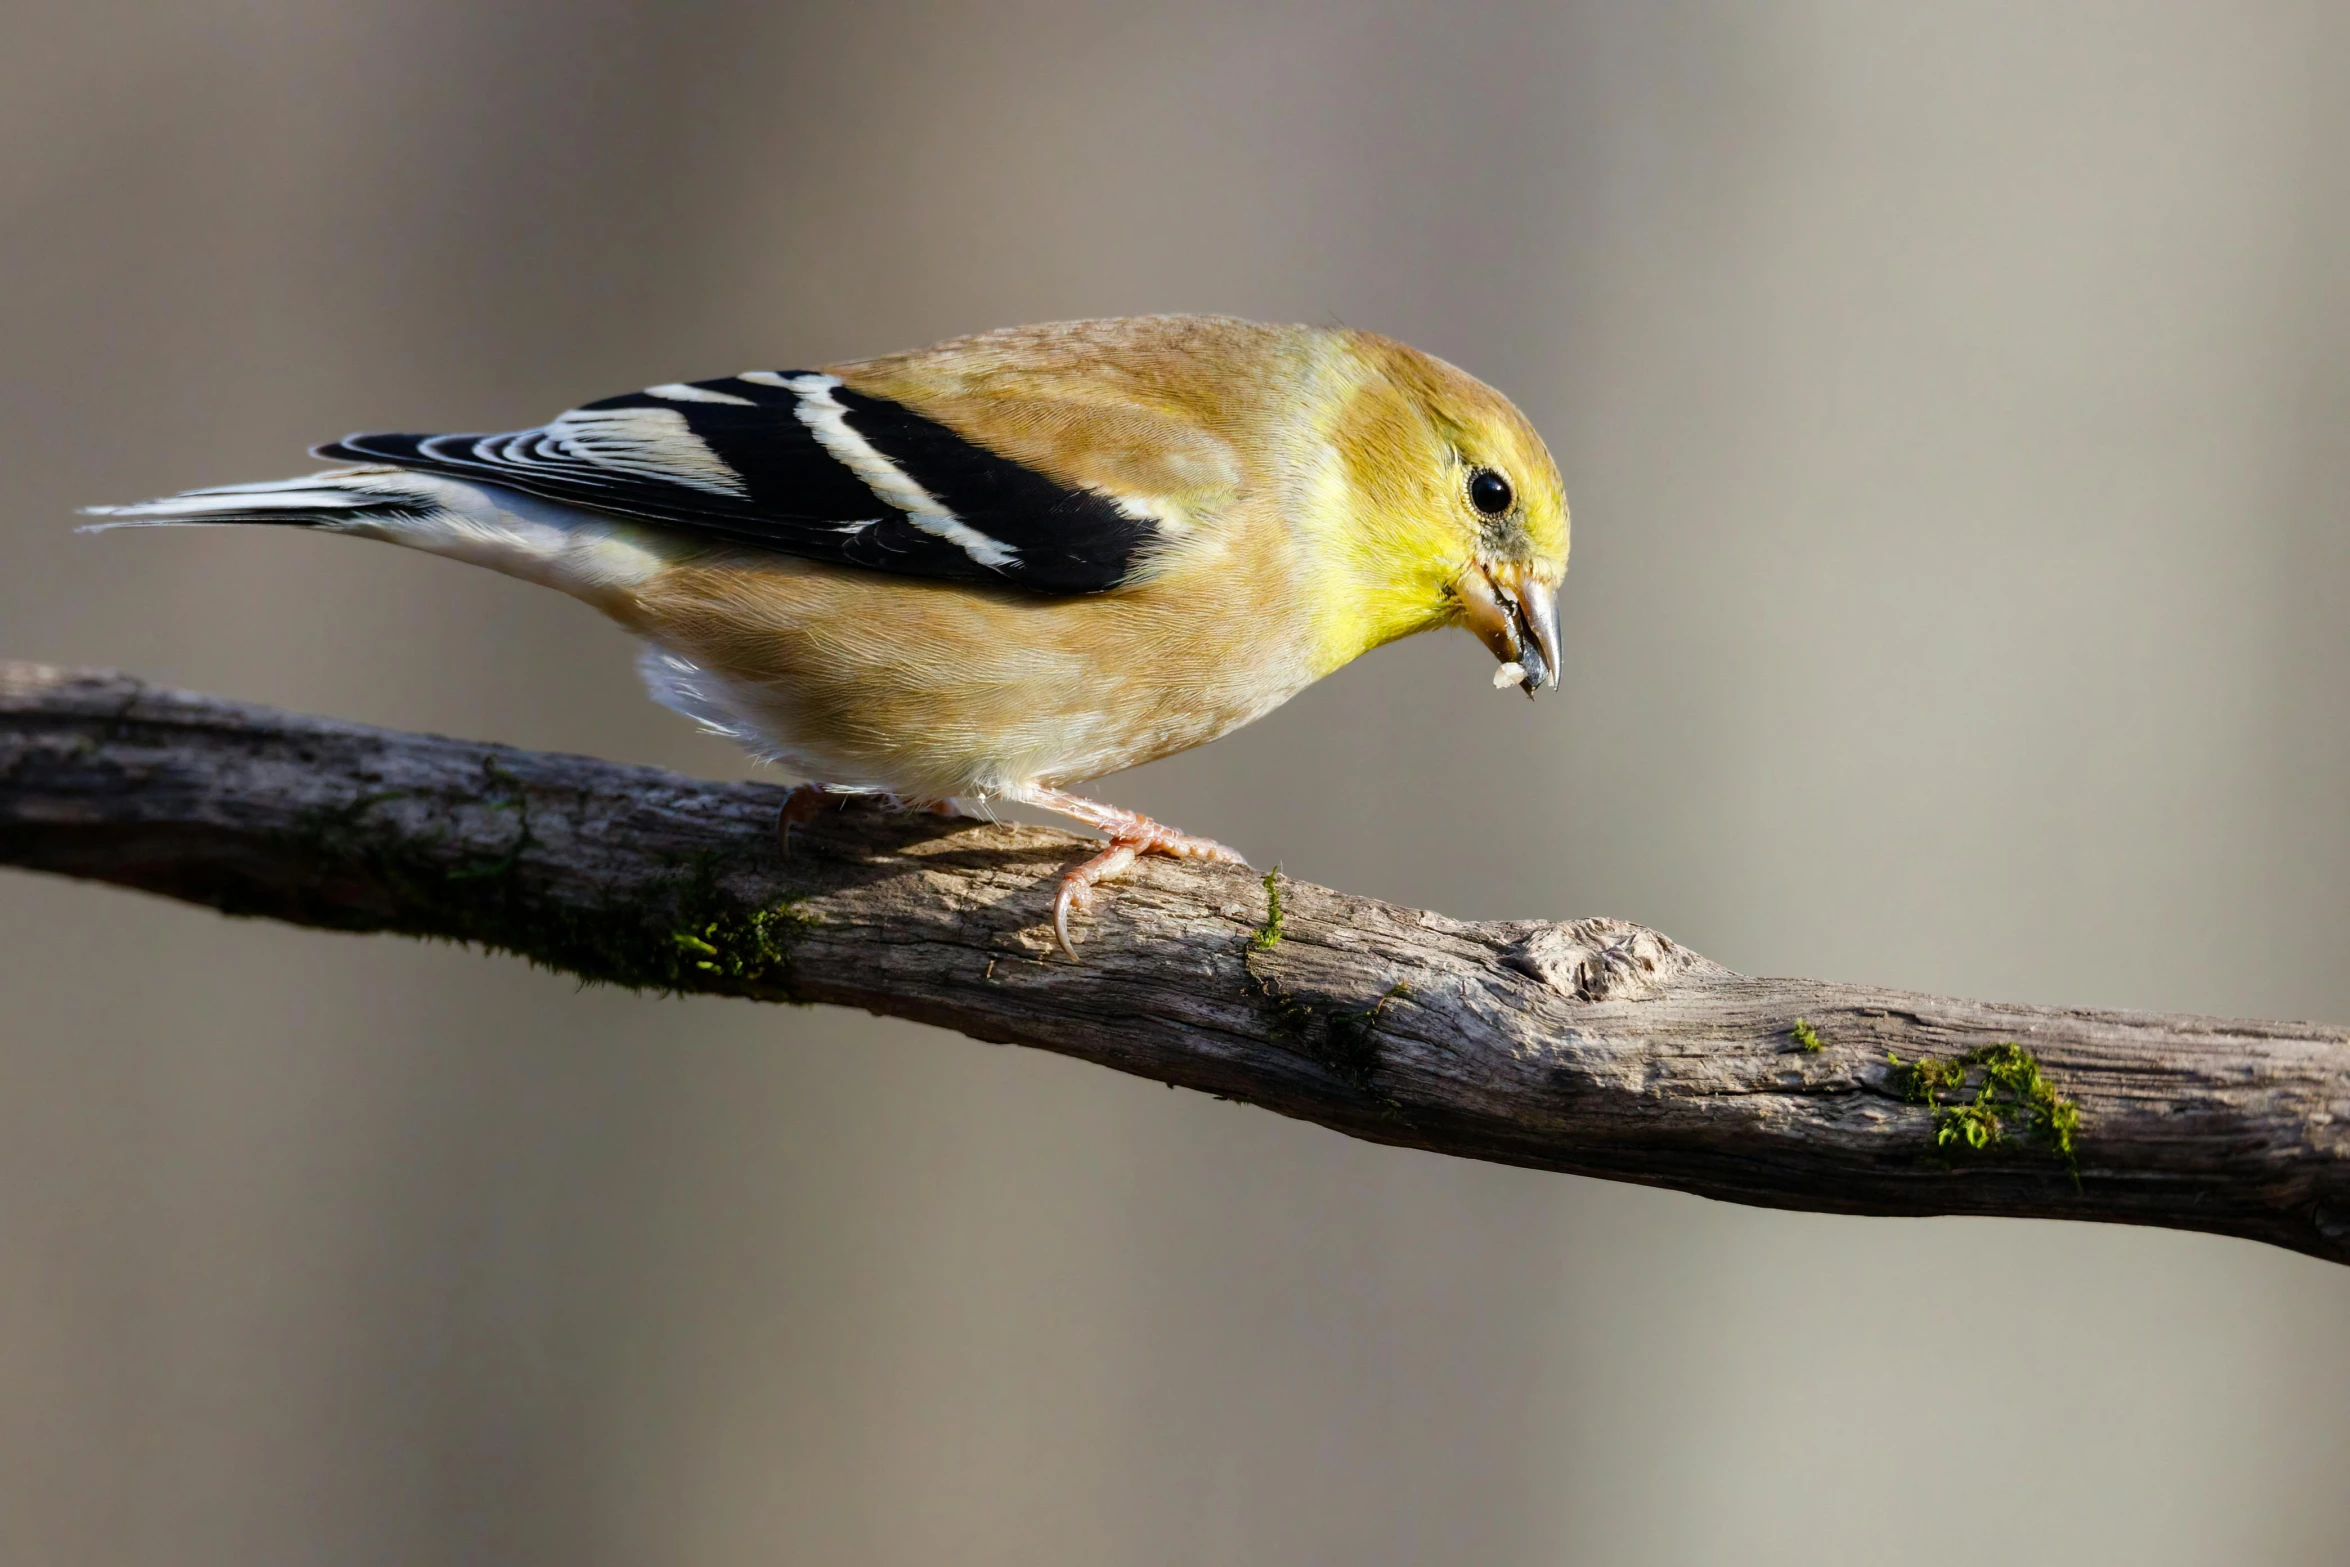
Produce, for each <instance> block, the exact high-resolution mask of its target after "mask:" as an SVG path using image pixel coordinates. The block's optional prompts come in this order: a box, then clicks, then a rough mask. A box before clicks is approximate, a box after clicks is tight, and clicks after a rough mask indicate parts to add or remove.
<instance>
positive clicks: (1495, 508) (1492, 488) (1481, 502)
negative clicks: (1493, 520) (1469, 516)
mask: <svg viewBox="0 0 2350 1567" xmlns="http://www.w3.org/2000/svg"><path fill="white" fill-rule="evenodd" d="M1516 498H1517V497H1516V496H1514V495H1513V494H1511V492H1510V481H1509V480H1507V479H1505V478H1503V477H1502V476H1501V475H1500V474H1498V473H1495V472H1494V471H1493V470H1492V469H1491V468H1480V469H1478V470H1477V471H1476V472H1475V473H1472V474H1470V475H1469V504H1470V505H1472V506H1474V507H1476V508H1477V510H1478V511H1480V512H1482V513H1484V514H1485V515H1486V516H1488V517H1498V516H1500V515H1501V514H1502V513H1503V512H1505V511H1508V510H1509V509H1510V502H1511V501H1513V500H1515V499H1516Z"/></svg>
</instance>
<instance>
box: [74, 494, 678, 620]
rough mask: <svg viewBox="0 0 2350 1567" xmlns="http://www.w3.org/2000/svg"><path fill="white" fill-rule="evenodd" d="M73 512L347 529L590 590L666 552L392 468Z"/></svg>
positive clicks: (596, 519) (608, 529) (650, 567)
mask: <svg viewBox="0 0 2350 1567" xmlns="http://www.w3.org/2000/svg"><path fill="white" fill-rule="evenodd" d="M83 512H84V515H86V516H91V517H97V518H100V519H102V520H100V521H98V522H92V523H85V524H83V526H82V531H83V532H85V533H103V532H105V531H107V530H108V529H111V528H156V527H206V526H231V525H239V524H243V525H251V524H256V523H259V524H276V525H279V526H285V527H301V528H318V529H322V530H324V531H326V532H329V533H350V534H356V535H358V536H360V537H362V538H370V539H382V540H383V541H385V542H386V543H389V544H399V545H404V546H406V547H407V548H409V549H414V550H423V551H425V552H426V553H427V554H431V555H446V556H448V557H450V558H451V559H452V560H462V561H466V562H468V563H470V564H472V565H476V566H487V567H489V568H490V569H491V570H492V571H502V572H504V573H506V574H507V575H508V576H513V577H521V578H523V579H525V580H526V581H530V582H538V583H543V584H545V585H546V586H548V587H551V588H560V589H562V590H563V591H565V592H567V593H577V594H581V595H583V596H590V597H592V596H594V595H595V594H597V593H600V592H607V591H610V590H611V589H614V588H625V587H627V586H629V585H631V584H633V583H636V582H641V581H643V580H644V579H645V578H646V577H649V576H651V575H652V574H653V573H654V572H656V571H658V570H660V569H661V567H662V566H663V565H665V564H667V562H668V559H669V552H668V550H667V549H665V548H664V545H665V543H666V541H665V540H664V538H663V537H662V536H661V535H660V534H658V533H657V532H654V531H652V530H648V529H645V528H641V527H637V526H635V525H633V524H630V523H626V522H621V521H619V520H617V519H614V518H611V517H602V516H598V515H596V514H594V513H592V512H584V511H579V510H576V509H574V508H572V507H569V506H562V505H558V504H556V503H555V502H552V501H543V500H539V499H537V498H536V497H533V496H529V495H524V494H522V493H520V492H519V491H515V490H508V489H504V488H502V487H500V486H498V485H492V484H474V483H469V482H467V481H465V480H461V479H447V478H442V477H440V476H438V475H436V474H429V473H412V472H409V471H407V470H405V469H400V468H337V469H333V470H330V471H328V472H326V473H314V474H311V475H309V476H307V477H305V478H300V479H279V480H275V481H272V482H268V483H263V484H223V485H219V486H216V487H214V488H212V489H208V490H189V491H188V492H186V493H185V494H182V495H169V496H165V497H164V498H163V499H161V500H153V501H140V502H138V503H136V504H135V505H130V506H89V507H85V508H83Z"/></svg>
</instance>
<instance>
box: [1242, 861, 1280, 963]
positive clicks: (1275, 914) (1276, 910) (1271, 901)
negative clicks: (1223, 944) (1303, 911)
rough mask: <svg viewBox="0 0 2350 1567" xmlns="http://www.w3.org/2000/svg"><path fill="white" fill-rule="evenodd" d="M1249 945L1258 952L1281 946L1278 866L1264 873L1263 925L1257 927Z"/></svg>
mask: <svg viewBox="0 0 2350 1567" xmlns="http://www.w3.org/2000/svg"><path fill="white" fill-rule="evenodd" d="M1249 945H1250V946H1253V947H1255V948H1256V949H1257V950H1258V951H1259V952H1267V951H1270V950H1272V949H1273V948H1275V947H1278V946H1279V945H1281V867H1280V866H1278V865H1276V866H1274V867H1273V868H1272V869H1271V870H1269V871H1267V872H1265V923H1264V924H1262V925H1260V926H1258V927H1257V933H1256V935H1254V936H1253V937H1251V938H1250V939H1249Z"/></svg>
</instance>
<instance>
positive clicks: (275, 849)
mask: <svg viewBox="0 0 2350 1567" xmlns="http://www.w3.org/2000/svg"><path fill="white" fill-rule="evenodd" d="M780 797H781V794H780V791H779V790H777V789H775V788H771V787H765V786H761V785H755V784H744V783H707V782H703V781H700V780H697V779H691V778H685V777H681V776H678V775H676V774H673V773H666V772H660V771H656V770H652V769H647V768H638V767H623V766H617V765H615V764H612V763H609V762H600V761H595V760H592V759H588V758H583V757H574V756H551V755H540V754H535V753H530V752H524V751H515V750H510V749H507V748H505V747H502V746H494V745H482V744H476V743H472V742H467V741H458V740H447V739H441V738H438V737H433V736H426V735H413V734H401V733H395V732H391V731H385V730H378V729H368V728H363V727H360V726H357V725H353V724H343V723H336V722H333V721H329V720H323V719H314V718H305V717H299V716H294V715H290V714H285V713H280V712H275V711H272V710H268V709H263V708H255V707H248V706H243V705H239V704H236V703H230V702H223V701H217V700H214V699H211V698H208V697H202V696H194V695H189V694H185V693H180V692H174V691H165V690H158V689H154V688H150V687H147V686H144V685H142V684H140V683H139V682H137V681H135V680H131V679H128V678H125V677H123V676H119V675H113V674H101V673H89V672H76V671H64V670H57V669H50V668H45V667H42V666H38V665H26V664H0V862H5V863H10V864H15V865H19V866H24V867H27V868H31V869H36V870H45V871H51V872H56V873H59V874H62V875H70V876H81V877H88V878H93V879H96V880H101V881H108V882H114V883H118V884H120V885H123V886H128V887H136V888H141V889H144V890H146V891H149V892H155V893H161V894H164V895H166V896H169V897H173V898H179V899H183V900H186V901H188V902H193V903H201V904H205V905H208V906H210V907H212V908H215V909H219V910H221V911H223V912H226V913H230V914H239V915H260V916H266V917H269V918H273V919H280V920H288V921H292V922H294V923H297V924H304V925H313V926H321V927H325V928H329V929H334V930H343V931H396V932H403V933H406V934H410V935H419V936H436V937H446V938H452V939H456V940H461V941H467V942H473V943H477V944H479V945H482V946H485V947H489V948H495V949H500V950H504V951H508V952H514V953H519V954H521V955H522V956H524V957H527V958H529V959H531V960H532V961H534V962H537V963H540V964H544V965H546V966H548V967H550V968H556V969H561V970H566V971H568V972H571V973H574V974H578V975H581V976H584V977H586V978H588V979H591V980H602V981H611V982H614V983H620V984H628V985H638V986H653V987H662V988H672V989H677V990H683V991H709V992H714V993H719V994H725V995H736V996H746V997H751V998H753V999H758V1000H770V1001H774V1000H789V1001H812V1002H829V1003H836V1004H840V1005H845V1006H858V1007H864V1008H866V1009H868V1010H870V1011H874V1012H879V1013H885V1014H888V1015H891V1016H896V1017H907V1018H914V1019H917V1020H919V1021H921V1022H925V1023H935V1024H938V1025H940V1026H941V1027H944V1028H951V1029H956V1030H959V1031H961V1032H963V1033H965V1034H969V1035H971V1036H973V1037H974V1038H978V1039H984V1040H993V1041H1001V1042H1005V1043H1016V1044H1024V1045H1033V1046H1036V1047H1038V1048H1041V1049H1046V1050H1053V1051H1058V1052H1060V1053H1062V1054H1065V1055H1071V1056H1077V1057H1080V1058H1082V1059H1084V1060H1088V1061H1094V1062H1098V1063H1100V1064H1101V1065H1104V1066H1109V1067H1114V1068H1116V1069H1118V1070H1120V1071H1123V1072H1132V1073H1136V1074H1138V1075H1141V1076H1144V1077H1150V1078H1156V1079H1159V1080H1161V1081H1164V1082H1168V1083H1177V1084H1181V1085H1183V1086H1185V1087H1189V1088H1195V1089H1200V1090H1203V1091H1205V1092H1209V1093H1214V1094H1219V1095H1222V1096H1225V1097H1228V1098H1233V1099H1240V1100H1246V1101H1248V1102H1251V1103H1254V1104H1258V1105H1262V1106H1264V1107H1266V1108H1268V1109H1272V1110H1276V1111H1279V1112H1281V1113H1282V1114H1284V1115H1291V1116H1296V1117H1299V1118H1301V1119H1304V1120H1309V1121H1315V1122H1319V1123H1321V1124H1322V1125H1324V1126H1328V1127H1332V1128H1335V1129H1337V1130H1339V1131H1342V1132H1346V1133H1348V1134H1350V1135H1353V1136H1356V1137H1363V1138H1369V1139H1372V1140H1374V1141H1378V1142H1384V1143H1395V1144H1402V1145H1405V1146H1410V1147H1418V1148H1427V1149H1434V1150H1437V1151H1439V1152H1443V1153H1450V1154H1458V1155H1461V1156H1464V1157H1468V1158H1476V1159H1489V1160H1496V1161H1500V1162H1503V1163H1509V1164H1520V1165H1531V1166H1536V1167H1539V1168H1542V1169H1551V1170H1566V1171H1573V1172H1575V1173H1578V1174H1584V1175H1595V1176H1603V1177H1607V1178H1609V1179H1613V1180H1628V1181H1641V1182H1646V1183H1650V1184H1653V1185H1659V1186H1670V1187H1677V1188H1679V1189H1681V1190H1684V1191H1691V1192H1698V1193H1702V1194H1704V1195H1706V1196H1710V1197H1719V1198H1726V1199H1729V1200H1731V1201H1736V1202H1746V1203H1758V1204H1764V1205H1767V1206H1772V1207H1783V1208H1801V1209H1811V1210H1817V1211H1823V1212H1834V1213H1854V1214H1938V1213H1974V1214H1999V1215H2009V1216H2017V1217H2035V1218H2058V1219H2095V1220H2106V1221H2113V1222H2120V1223H2130V1224H2153V1225H2164V1226H2169V1227H2173V1228H2179V1229H2189V1230H2205V1231H2212V1232H2217V1233H2220V1234H2227V1235H2238V1236H2244V1237H2248V1238H2250V1239H2254V1240H2261V1241H2268V1242H2272V1243H2274V1244H2276V1245H2280V1246H2286V1247H2290V1248H2292V1249H2294V1250H2296V1251H2302V1252H2307V1253H2309V1254H2311V1255H2313V1256H2318V1257H2324V1258H2328V1259H2331V1260H2333V1261H2336V1262H2350V1031H2345V1030H2343V1029H2340V1028H2334V1027H2326V1026H2321V1025H2316V1024H2308V1023H2260V1022H2227V1021H2221V1020H2217V1019H2211V1018H2199V1017H2166V1016H2155V1015H2151V1014H2142V1013H2124V1012H2091V1011H2078V1010H2072V1009H2064V1008H2051V1007H2028V1006H2007V1005H1999V1004H1996V1003H1988V1002H1976V1001H1958V1000H1950V999H1946V998H1942V997H1936V996H1924V995H1915V994H1910V993H1906V992H1900V991H1890V990H1873V989H1869V988H1866V987H1862V986H1855V985H1841V984H1829V983H1824V982H1822V981H1818V980H1806V979H1755V978H1749V977H1747V976H1745V975H1740V974H1734V973H1732V972H1730V971H1729V970H1727V969H1725V968H1723V967H1721V966H1720V965H1718V964H1715V963H1712V962H1709V961H1707V960H1706V959H1704V958H1701V957H1699V956H1697V955H1696V954H1695V953H1692V952H1690V951H1688V950H1687V949H1685V948H1683V947H1680V946H1678V945H1676V944H1675V943H1673V942H1672V941H1670V940H1668V939H1667V938H1665V937H1664V936H1661V935H1658V934H1657V933H1655V932H1653V931H1649V930H1643V929H1640V928H1639V927H1636V926H1632V925H1627V924H1623V923H1621V922H1617V921H1612V920H1583V921H1578V922H1575V923H1572V924H1547V923H1541V922H1523V921H1521V922H1506V923H1487V924H1472V923H1467V922H1464V921H1460V920H1453V919H1447V918H1445V917H1444V916H1442V915H1438V914H1431V913H1425V912H1422V911H1419V910H1415V909H1405V908H1398V907H1395V906H1393V905H1390V904H1384V903H1379V902H1375V901H1373V900H1371V899H1367V898H1356V897H1350V896H1348V895H1346V894H1344V893H1339V892H1333V891H1331V890H1329V889H1327V888H1323V887H1316V886H1311V885H1308V884H1305V883H1301V882H1289V881H1279V882H1273V883H1267V882H1264V881H1261V880H1260V879H1259V878H1257V877H1255V876H1252V875H1249V874H1247V873H1245V872H1242V871H1238V870H1234V869H1229V868H1225V867H1218V866H1205V865H1199V864H1193V863H1184V864H1176V863H1170V862H1166V861H1145V862H1144V863H1143V864H1142V865H1141V866H1139V867H1138V868H1137V869H1136V870H1135V871H1134V872H1133V873H1131V874H1130V875H1129V876H1127V877H1126V878H1125V879H1123V880H1122V881H1120V882H1119V883H1118V884H1117V886H1116V888H1115V890H1114V891H1113V892H1112V894H1111V895H1110V896H1109V897H1107V898H1106V899H1105V900H1104V903H1103V907H1102V909H1101V911H1100V913H1098V914H1097V915H1095V916H1093V917H1091V918H1089V919H1086V920H1084V921H1082V922H1081V925H1080V940H1081V943H1082V945H1081V947H1080V951H1081V952H1082V954H1083V961H1082V962H1080V963H1071V962H1069V961H1068V960H1067V959H1066V958H1064V957H1062V956H1061V955H1060V954H1059V953H1058V952H1057V950H1056V949H1055V947H1054V945H1053V942H1052V939H1051V936H1050V933H1049V929H1048V925H1047V920H1048V918H1049V911H1050V902H1051V895H1052V891H1053V887H1054V882H1055V878H1056V875H1057V873H1058V872H1059V871H1060V870H1061V869H1063V868H1064V867H1065V866H1066V865H1067V864H1069V863H1070V861H1071V859H1072V856H1073V855H1075V854H1076V853H1077V851H1078V848H1079V845H1078V843H1077V841H1076V840H1074V839H1072V838H1070V837H1067V836H1065V835H1063V834H1060V833H1055V832H1047V831H1043V830H1040V829H1036V828H1030V827H1018V826H1000V825H982V824H979V823H975V822H969V821H956V820H948V819H942V818H937V817H918V816H903V815H897V814H892V813H889V812H885V811H881V810H878V809H863V808H860V809H852V810H845V811H831V812H827V813H825V814H824V815H823V816H822V817H820V818H819V819H818V820H817V821H816V822H815V823H814V824H812V825H811V826H810V827H809V828H808V829H807V830H806V831H805V832H804V833H802V834H798V835H795V838H794V846H793V850H792V853H791V855H790V857H789V858H786V857H785V856H784V855H783V854H782V853H781V852H780V851H779V849H778V847H777V843H776V838H775V833H774V822H775V815H776V808H777V804H778V801H779V799H780ZM1271 891H1277V893H1278V912H1277V917H1276V915H1275V910H1274V908H1273V907H1272V906H1271V899H1270V897H1269V892H1271ZM2011 1045H2012V1046H2017V1047H2020V1048H2012V1049H2011V1048H2007V1047H2009V1046H2011ZM1921 1061H1922V1062H1923V1063H1925V1064H1924V1065H1923V1066H1921V1065H1920V1064H1919V1063H1921ZM1986 1084H1989V1085H1990V1087H1989V1097H1988V1098H1985V1097H1983V1096H1984V1094H1985V1091H1986V1090H1985V1085H1986ZM2068 1134H2069V1137H2070V1141H2071V1158H2069V1159H2068V1158H2067V1157H2066V1154H2065V1152H2064V1148H2063V1145H2064V1143H2065V1141H2066V1139H2067V1136H2068Z"/></svg>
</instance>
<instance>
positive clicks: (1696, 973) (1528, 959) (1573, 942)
mask: <svg viewBox="0 0 2350 1567" xmlns="http://www.w3.org/2000/svg"><path fill="white" fill-rule="evenodd" d="M1501 961H1502V965H1503V966H1504V967H1506V968H1509V969H1513V970H1515V971H1516V972H1518V973H1520V974H1523V975H1525V976H1526V977H1527V978H1529V979H1533V980H1537V981H1539V982H1541V983H1542V984H1545V985H1548V986H1549V987H1550V988H1551V989H1553V990H1557V991H1561V992H1563V993H1565V994H1567V995H1570V996H1573V997H1574V998H1575V999H1576V1000H1578V1001H1653V1000H1655V999H1656V998H1657V997H1659V996H1661V995H1663V994H1664V993H1665V991H1666V989H1667V988H1668V987H1669V986H1671V985H1672V983H1673V982H1674V981H1675V980H1679V979H1687V978H1711V977H1713V976H1715V975H1722V974H1727V973H1729V972H1730V971H1729V970H1728V969H1726V968H1724V967H1722V966H1721V965H1720V964H1719V963H1716V962H1714V961H1713V960H1712V959H1711V958H1704V957H1700V956H1698V955H1697V954H1696V953H1694V952H1692V951H1690V950H1689V949H1688V948H1687V947H1684V946H1682V945H1681V944H1680V943H1679V942H1677V941H1675V940H1673V938H1672V937H1670V936H1666V935H1663V934H1661V933H1659V932H1657V931H1653V930H1650V929H1649V928H1648V927H1647V926H1645V925H1635V924H1633V923H1632V922H1631V921H1629V920H1611V919H1588V920H1573V921H1570V922H1568V923H1566V924H1559V925H1554V924H1542V925H1537V926H1535V927H1534V928H1533V929H1532V930H1529V931H1528V932H1526V934H1524V935H1523V936H1520V937H1519V938H1518V939H1517V940H1516V941H1514V942H1512V943H1510V944H1509V945H1508V946H1507V947H1504V948H1503V949H1502V953H1501Z"/></svg>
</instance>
